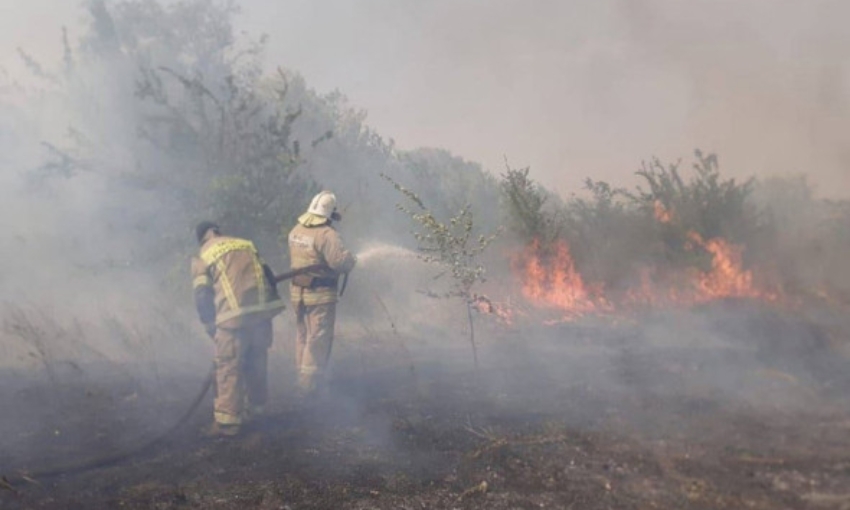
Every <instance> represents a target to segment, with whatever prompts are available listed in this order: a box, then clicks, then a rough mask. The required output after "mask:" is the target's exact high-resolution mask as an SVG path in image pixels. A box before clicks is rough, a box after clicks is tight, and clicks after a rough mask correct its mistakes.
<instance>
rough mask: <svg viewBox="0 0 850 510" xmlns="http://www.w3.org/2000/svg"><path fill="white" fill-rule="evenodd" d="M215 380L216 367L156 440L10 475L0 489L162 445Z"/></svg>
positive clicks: (104, 463) (106, 463) (101, 464)
mask: <svg viewBox="0 0 850 510" xmlns="http://www.w3.org/2000/svg"><path fill="white" fill-rule="evenodd" d="M214 378H215V365H213V366H212V368H210V371H209V374H208V375H207V378H206V379H205V380H204V384H203V386H202V387H201V391H200V392H198V395H197V396H196V397H195V399H194V400H193V401H192V404H191V405H190V406H189V408H188V409H187V410H186V412H185V413H183V416H181V417H180V419H179V420H178V421H177V422H176V423H175V424H174V425H172V426H171V427H170V428H169V429H167V430H165V431H164V432H163V433H161V434H160V435H158V436H156V437H154V438H152V439H150V440H148V441H146V442H144V443H140V444H138V445H136V446H134V447H132V448H130V449H128V450H124V451H121V452H116V453H113V454H111V455H105V456H103V457H95V458H93V459H88V460H83V461H80V462H77V463H72V464H65V465H59V466H55V467H50V468H45V469H42V470H39V471H32V472H19V473H16V474H12V475H8V476H3V477H2V478H0V488H5V489H7V490H12V491H14V490H15V489H14V486H15V484H18V483H22V482H33V481H36V480H38V479H44V478H53V477H56V476H60V475H67V474H73V473H80V472H82V471H88V470H90V469H97V468H102V467H106V466H109V465H112V464H116V463H118V462H121V461H123V460H126V459H128V458H130V457H132V456H134V455H136V454H138V453H141V452H143V451H145V450H148V449H150V448H153V447H155V446H158V445H159V444H160V443H162V442H163V441H165V440H166V439H168V438H169V437H170V436H171V435H172V434H174V433H175V432H176V431H177V430H179V429H180V428H181V427H182V426H183V425H184V424H185V423H186V422H187V421H189V418H191V417H192V414H194V412H195V410H196V409H198V406H200V405H201V402H203V400H204V397H205V396H206V395H207V392H208V391H209V390H210V387H211V386H212V384H213V380H214Z"/></svg>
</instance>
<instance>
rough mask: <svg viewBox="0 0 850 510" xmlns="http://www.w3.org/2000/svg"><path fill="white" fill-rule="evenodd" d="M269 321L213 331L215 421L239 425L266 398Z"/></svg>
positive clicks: (269, 338)
mask: <svg viewBox="0 0 850 510" xmlns="http://www.w3.org/2000/svg"><path fill="white" fill-rule="evenodd" d="M271 344H272V322H271V320H268V319H266V320H258V321H255V322H252V323H250V324H245V325H242V326H240V327H238V328H232V329H231V328H222V327H220V328H218V329H217V330H216V332H215V365H216V374H215V382H216V397H215V421H216V422H218V423H220V424H222V425H239V424H241V423H242V422H243V421H244V420H245V419H246V418H248V417H249V415H250V414H251V413H252V412H257V411H259V409H261V408H262V407H263V406H264V405H265V404H266V400H267V399H268V381H267V375H268V351H269V347H271Z"/></svg>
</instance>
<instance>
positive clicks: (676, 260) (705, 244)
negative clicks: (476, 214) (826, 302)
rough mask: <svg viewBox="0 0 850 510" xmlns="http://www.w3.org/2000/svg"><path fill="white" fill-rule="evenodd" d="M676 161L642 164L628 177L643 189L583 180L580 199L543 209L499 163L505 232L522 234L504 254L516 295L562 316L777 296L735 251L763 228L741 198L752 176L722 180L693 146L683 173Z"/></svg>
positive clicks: (518, 175)
mask: <svg viewBox="0 0 850 510" xmlns="http://www.w3.org/2000/svg"><path fill="white" fill-rule="evenodd" d="M678 166H679V165H678V164H674V165H668V166H665V165H663V164H662V163H661V162H660V161H659V160H657V159H653V160H652V161H651V162H650V163H645V164H644V165H643V166H642V168H641V170H639V171H638V172H637V174H638V175H639V176H641V177H642V178H643V179H644V180H645V182H646V183H647V185H648V189H644V188H643V187H641V186H638V187H637V188H636V189H635V190H626V189H620V188H614V187H612V186H611V185H609V184H608V183H605V182H594V181H592V180H590V179H588V180H587V181H586V183H585V189H586V190H587V191H588V192H589V193H590V197H589V198H584V197H573V198H571V199H570V200H568V201H567V202H566V203H564V204H562V205H559V206H558V207H556V208H555V209H554V210H552V211H550V212H544V210H543V204H544V202H545V199H544V198H543V197H544V195H543V193H542V191H541V190H540V187H539V186H538V185H537V184H536V183H534V182H533V181H532V180H531V179H530V178H529V177H528V169H524V170H519V171H518V170H510V169H509V170H508V173H507V174H505V175H503V179H502V188H503V191H504V193H505V198H506V200H505V203H506V204H507V210H508V214H509V216H510V217H511V218H512V219H513V221H512V222H511V225H512V227H513V231H514V233H515V234H517V237H518V238H519V239H521V240H524V241H523V243H524V246H523V247H522V248H519V249H518V250H517V253H516V255H515V256H514V259H513V268H514V271H515V273H516V274H517V275H518V277H519V279H520V286H521V289H522V293H523V295H524V296H525V297H526V298H527V299H529V300H530V301H532V302H533V303H536V304H538V305H544V306H548V307H553V308H556V309H558V310H560V311H561V313H562V314H563V315H564V317H567V318H572V317H576V316H580V315H583V314H586V313H591V312H593V313H598V312H607V311H611V310H614V309H617V308H620V309H622V308H634V307H638V306H671V305H692V304H695V303H703V302H706V301H710V300H714V299H722V298H753V299H770V300H772V299H775V298H777V296H778V295H779V290H778V289H777V288H775V287H778V286H777V285H773V286H772V287H774V288H767V287H768V285H767V284H766V282H768V281H772V282H774V283H775V281H776V275H773V274H768V273H770V270H769V269H768V268H772V267H773V266H772V265H770V264H755V263H753V262H754V259H753V258H752V257H750V258H749V259H748V258H747V257H746V256H745V255H746V254H747V252H748V251H749V250H755V249H757V248H758V249H759V255H760V256H764V253H763V250H764V242H763V240H764V238H765V236H766V234H767V232H769V228H768V225H767V224H766V223H765V222H764V220H763V218H764V213H763V212H761V211H759V209H758V208H757V207H756V205H755V203H754V201H753V200H752V198H751V196H752V193H753V190H754V187H755V181H754V180H752V179H750V180H747V181H745V182H742V183H739V182H736V181H735V180H734V179H728V180H724V179H722V176H721V174H720V171H719V167H718V163H717V158H716V157H715V156H714V155H707V156H706V155H703V154H702V153H701V152H700V151H696V163H695V164H694V165H693V168H694V175H693V176H692V178H691V179H690V180H688V181H686V180H685V179H684V178H683V177H682V175H681V173H680V171H679V168H678ZM748 241H749V242H751V243H752V244H750V243H748ZM760 271H761V273H760Z"/></svg>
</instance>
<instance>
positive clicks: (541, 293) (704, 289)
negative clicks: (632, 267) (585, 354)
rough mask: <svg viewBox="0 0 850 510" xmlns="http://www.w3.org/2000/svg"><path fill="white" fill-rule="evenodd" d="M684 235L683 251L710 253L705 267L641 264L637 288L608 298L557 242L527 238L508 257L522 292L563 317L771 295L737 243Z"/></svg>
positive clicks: (773, 295)
mask: <svg viewBox="0 0 850 510" xmlns="http://www.w3.org/2000/svg"><path fill="white" fill-rule="evenodd" d="M687 239H688V244H687V245H686V249H689V250H695V249H702V250H705V251H706V252H707V253H708V254H709V255H710V256H711V267H710V269H707V270H705V271H700V270H697V269H690V270H682V271H676V272H672V273H665V272H664V271H660V270H659V268H656V267H644V268H641V269H640V271H639V277H640V278H639V282H635V283H637V286H632V287H631V288H629V289H627V290H625V291H624V292H622V293H621V294H617V295H616V297H612V298H611V299H609V298H607V297H605V295H604V293H603V290H604V289H603V288H602V286H601V285H590V284H588V283H586V282H585V281H584V279H583V278H582V276H581V274H580V273H579V272H578V271H577V270H576V267H575V263H574V261H573V258H572V255H571V253H570V249H569V246H568V245H567V244H566V243H565V242H563V241H558V242H556V243H553V245H552V246H551V248H550V249H549V250H544V249H543V248H542V247H541V245H540V243H539V242H538V241H535V242H533V243H532V244H531V245H529V246H527V247H526V248H525V249H524V250H523V251H522V252H521V253H520V254H519V255H518V256H517V257H516V258H515V259H514V268H515V270H517V272H518V273H519V275H520V278H521V282H522V294H523V296H525V298H526V299H528V300H529V301H531V302H532V303H533V304H535V305H537V306H539V307H544V308H553V309H558V310H560V311H561V312H562V313H563V316H564V320H573V319H576V318H578V317H581V316H583V315H587V314H590V313H597V314H598V313H605V312H610V311H613V310H615V309H620V310H621V311H622V310H629V309H633V308H634V307H635V306H646V305H649V306H652V307H657V306H689V305H693V304H696V303H705V302H709V301H713V300H717V299H724V298H753V299H767V300H774V299H776V297H777V295H776V294H773V293H770V292H766V291H764V290H761V289H759V288H758V287H757V286H756V285H755V284H754V280H753V273H752V271H749V270H746V269H744V266H743V261H742V253H743V250H742V248H741V247H739V246H736V245H734V244H731V243H729V242H727V241H725V240H724V239H720V238H714V239H709V240H708V241H706V240H704V239H703V238H702V236H700V235H699V234H698V233H696V232H689V233H688V234H687Z"/></svg>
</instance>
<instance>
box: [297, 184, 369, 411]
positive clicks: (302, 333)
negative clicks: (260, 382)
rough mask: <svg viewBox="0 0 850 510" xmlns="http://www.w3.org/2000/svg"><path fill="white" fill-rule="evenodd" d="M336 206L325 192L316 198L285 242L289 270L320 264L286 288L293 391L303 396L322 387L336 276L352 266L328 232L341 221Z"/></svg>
mask: <svg viewBox="0 0 850 510" xmlns="http://www.w3.org/2000/svg"><path fill="white" fill-rule="evenodd" d="M336 205H337V204H336V196H335V195H334V194H333V193H331V192H330V191H322V192H321V193H319V194H318V195H316V196H315V197H314V198H313V200H312V202H310V206H309V208H308V209H307V212H305V213H304V214H302V215H301V216H300V217H299V218H298V224H297V225H295V228H293V229H292V231H291V232H290V233H289V238H288V240H289V254H290V258H291V261H292V269H293V270H295V269H299V268H303V267H307V266H313V265H318V266H322V267H321V269H317V270H315V271H313V272H310V273H307V274H304V275H300V276H296V277H294V278H293V279H292V282H291V285H290V297H291V299H292V305H293V309H294V311H295V320H296V324H297V328H296V329H297V333H296V342H295V363H296V365H297V369H298V388H299V391H300V393H301V394H302V396H305V397H309V396H311V395H315V394H316V392H317V390H320V389H322V387H323V383H324V376H325V373H324V372H325V369H326V367H327V365H328V360H329V358H330V355H331V347H332V344H333V337H334V322H335V321H336V302H337V296H338V290H337V289H338V286H339V280H340V276H341V275H343V274H345V275H347V274H348V272H349V271H351V270H352V269H353V268H354V265H355V264H356V263H357V259H356V257H355V256H354V255H352V254H351V253H350V252H349V251H348V250H347V249H346V248H345V246H344V245H343V242H342V239H341V238H340V236H339V234H338V233H337V231H336V230H335V229H334V228H333V222H334V221H339V220H340V219H341V216H340V214H339V213H338V212H337V210H336Z"/></svg>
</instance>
